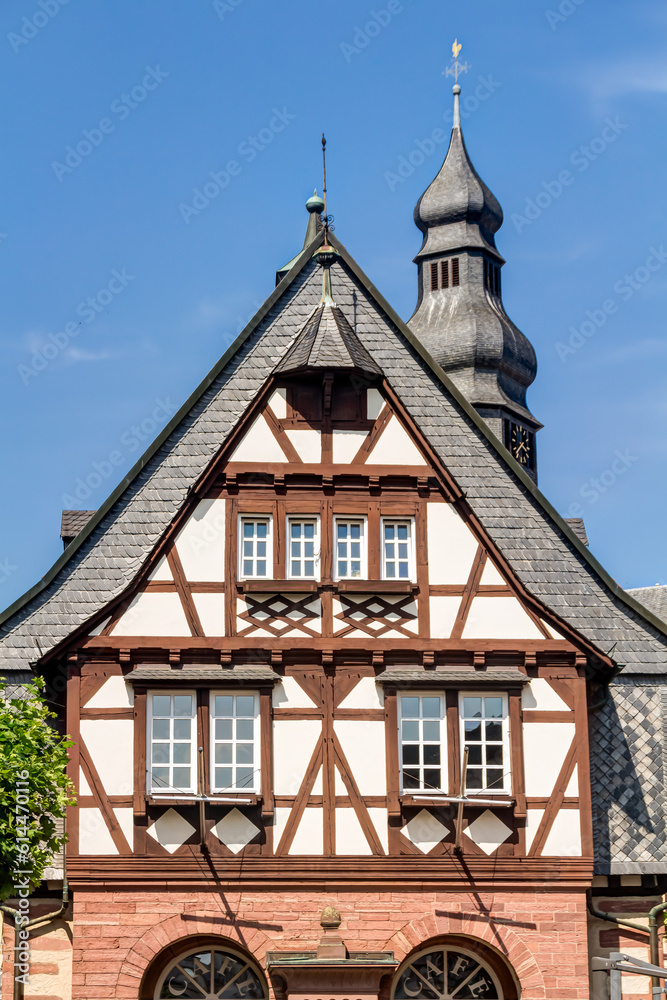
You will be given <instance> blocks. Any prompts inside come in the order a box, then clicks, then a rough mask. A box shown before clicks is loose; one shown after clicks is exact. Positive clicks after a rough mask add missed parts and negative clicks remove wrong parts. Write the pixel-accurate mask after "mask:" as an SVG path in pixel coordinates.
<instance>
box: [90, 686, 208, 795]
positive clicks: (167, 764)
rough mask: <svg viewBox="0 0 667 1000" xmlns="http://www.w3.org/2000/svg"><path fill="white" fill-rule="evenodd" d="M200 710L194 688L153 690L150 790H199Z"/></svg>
mask: <svg viewBox="0 0 667 1000" xmlns="http://www.w3.org/2000/svg"><path fill="white" fill-rule="evenodd" d="M196 711H197V697H196V695H195V693H194V691H152V692H151V693H150V694H149V695H148V717H147V723H148V725H147V736H148V747H147V756H148V764H147V768H146V770H147V774H148V780H147V785H148V791H149V792H151V791H152V792H161V793H169V792H174V793H177V792H194V791H196V785H197V778H196V770H195V763H196V762H195V757H196V754H195V737H196ZM110 752H111V753H113V748H112V749H111V751H110Z"/></svg>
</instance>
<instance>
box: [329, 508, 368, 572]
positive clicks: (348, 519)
mask: <svg viewBox="0 0 667 1000" xmlns="http://www.w3.org/2000/svg"><path fill="white" fill-rule="evenodd" d="M353 522H354V523H359V524H361V560H360V562H361V568H360V569H361V571H360V573H359V576H340V575H339V573H338V525H339V524H351V523H353ZM350 561H351V560H350V559H349V558H348V559H347V562H350ZM333 578H334V580H367V579H368V517H367V516H366V515H365V514H335V515H334V519H333Z"/></svg>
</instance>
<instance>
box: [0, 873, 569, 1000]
mask: <svg viewBox="0 0 667 1000" xmlns="http://www.w3.org/2000/svg"><path fill="white" fill-rule="evenodd" d="M329 904H333V905H334V906H336V907H338V909H339V910H340V912H341V915H342V919H343V922H342V925H341V928H340V930H341V934H342V936H343V939H344V940H345V942H346V944H347V945H348V947H349V948H350V949H352V950H360V951H361V950H366V949H369V950H387V951H394V953H395V955H396V958H397V959H398V960H399V961H401V960H402V959H403V958H404V957H405V955H406V954H407V953H408V952H410V951H411V950H413V949H415V948H417V947H420V946H422V945H423V943H424V942H425V941H427V940H428V939H429V938H431V937H434V936H435V935H438V934H446V933H457V934H460V933H463V934H468V935H471V936H474V937H477V938H480V939H482V940H484V941H486V942H487V943H488V944H489V945H491V946H492V947H495V948H496V949H498V950H500V951H502V952H503V953H504V954H505V955H506V957H507V959H508V961H509V962H510V963H511V965H512V966H513V968H514V970H515V972H516V974H517V975H518V977H519V980H520V982H521V987H522V1000H547V998H548V1000H588V997H589V985H588V958H587V930H586V903H585V897H584V895H583V893H547V892H534V893H506V892H504V893H498V894H497V895H496V896H495V897H494V895H493V894H490V893H481V894H477V895H475V896H473V895H470V894H466V893H458V894H454V893H447V892H443V893H421V894H416V893H392V892H384V893H373V892H365V893H353V892H350V893H346V892H340V893H332V892H322V893H319V892H312V893H281V894H271V893H268V892H266V893H261V892H247V893H238V892H237V893H230V894H228V895H227V896H226V897H225V898H223V897H221V896H220V895H218V894H216V893H187V892H183V893H162V892H155V893H148V892H137V893H122V892H114V893H77V897H76V901H75V904H74V942H73V943H74V952H73V978H72V981H73V986H72V998H73V1000H107V998H110V997H113V998H116V1000H123V998H127V1000H130V998H132V1000H136V998H137V997H138V990H139V984H140V981H141V977H142V976H143V974H144V971H145V970H146V968H147V966H148V965H149V963H150V961H151V960H152V959H153V958H154V956H156V955H157V954H158V953H159V952H160V951H161V949H162V948H164V947H165V946H166V945H170V944H173V943H174V942H175V941H178V940H179V939H182V938H184V937H187V936H189V935H195V934H221V935H225V936H227V937H228V938H230V939H231V940H233V941H235V942H237V943H238V944H240V945H242V946H244V947H245V948H247V949H248V951H249V952H250V953H251V954H252V955H253V956H254V957H255V959H256V960H257V961H258V962H259V963H260V965H262V964H263V960H264V955H265V952H266V951H267V950H295V949H314V948H315V947H316V945H317V943H318V941H319V938H320V935H321V927H320V924H319V918H320V913H321V911H322V909H323V908H324V907H325V906H326V905H329ZM229 912H231V913H232V914H234V917H233V918H230V916H229ZM488 912H490V913H492V914H493V918H491V920H489V918H488V916H487V913H488ZM494 918H495V919H494ZM10 996H11V993H3V1000H5V997H10ZM28 996H29V994H28ZM41 1000H44V996H43V995H42V998H41Z"/></svg>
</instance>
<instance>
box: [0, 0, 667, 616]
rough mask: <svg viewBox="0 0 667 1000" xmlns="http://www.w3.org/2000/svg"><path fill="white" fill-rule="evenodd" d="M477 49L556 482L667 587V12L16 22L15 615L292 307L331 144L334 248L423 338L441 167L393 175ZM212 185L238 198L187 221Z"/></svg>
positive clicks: (469, 119)
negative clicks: (297, 267) (118, 488)
mask: <svg viewBox="0 0 667 1000" xmlns="http://www.w3.org/2000/svg"><path fill="white" fill-rule="evenodd" d="M455 36H457V37H458V38H459V40H460V41H461V42H463V45H464V49H463V52H462V56H461V58H462V59H467V60H468V62H469V63H470V64H471V69H470V72H469V73H468V75H467V77H465V78H464V79H463V80H462V84H463V87H464V91H463V98H464V109H467V110H466V118H465V121H464V133H465V136H466V141H467V145H468V149H469V151H470V153H471V156H472V158H473V161H474V163H475V165H476V167H477V169H478V171H479V173H480V174H481V176H482V177H483V178H484V180H485V181H486V183H487V184H488V185H489V186H490V187H491V189H492V190H493V191H494V193H495V194H496V196H497V197H498V198H499V200H500V202H501V204H502V205H503V208H504V211H505V224H504V226H503V228H502V230H501V231H500V233H499V236H498V246H499V249H500V251H501V253H502V254H503V255H504V257H505V258H506V260H507V266H506V267H505V269H504V272H503V277H504V298H505V304H506V308H507V310H508V312H509V315H510V316H511V317H512V318H513V319H514V321H515V322H516V323H517V324H518V325H519V326H520V327H521V329H522V330H523V331H524V332H525V333H526V334H527V336H528V337H529V338H530V339H531V340H532V342H533V344H534V345H535V348H536V351H537V355H538V359H539V365H540V368H539V372H538V376H537V380H536V382H535V384H534V386H533V387H532V389H531V391H530V397H529V398H530V404H531V408H532V410H533V412H534V413H535V414H536V415H537V416H538V417H539V418H540V419H541V420H542V421H543V423H544V424H545V427H544V430H543V431H541V432H540V435H539V466H540V486H541V488H542V489H543V491H544V492H545V493H546V495H547V497H548V498H549V499H550V500H551V501H552V503H553V504H554V505H555V506H556V507H557V509H558V510H560V511H561V512H562V513H563V514H565V515H566V516H567V515H572V516H583V517H584V518H585V520H586V524H587V527H588V533H589V536H590V540H591V548H592V551H593V552H594V553H595V555H596V556H597V557H598V558H599V559H601V561H602V562H603V563H604V564H605V565H606V567H607V568H608V569H609V571H610V572H611V573H612V574H613V576H614V577H615V578H616V579H617V580H618V582H619V583H620V584H621V585H623V586H626V587H632V586H642V585H651V584H654V583H657V582H662V583H667V558H666V556H667V553H666V542H665V531H664V526H663V525H664V513H663V511H664V506H663V493H664V490H665V486H666V485H667V484H666V475H665V460H666V457H667V433H666V431H665V426H666V419H665V418H666V417H667V392H666V391H665V388H666V387H665V381H666V375H667V337H666V336H665V322H666V320H665V314H666V312H667V308H666V307H667V255H666V254H665V251H667V226H666V217H667V206H666V204H665V200H666V192H667V187H666V185H665V180H664V177H665V166H664V164H665V155H666V153H667V130H666V129H665V127H664V122H665V114H666V112H667V69H665V58H664V54H665V45H666V42H667V7H666V6H665V4H664V2H663V0H634V2H633V3H632V4H629V3H627V0H604V2H602V0H583V2H582V0H578V2H577V0H544V2H542V0H511V2H504V3H497V2H493V0H467V2H466V3H465V4H462V3H460V2H454V0H390V2H388V0H377V2H376V3H371V2H369V3H365V2H360V0H354V2H352V0H336V2H335V3H334V2H333V0H287V2H286V3H283V4H276V3H271V2H269V0H215V2H214V0H187V2H186V0H141V2H138V0H113V2H109V0H107V2H104V0H85V2H84V0H68V2H67V3H64V2H63V0H5V2H4V3H3V5H2V10H1V12H0V84H1V86H2V92H3V93H4V94H5V97H6V99H5V101H4V102H3V105H4V106H3V110H2V135H3V155H2V161H1V167H0V171H1V189H0V190H1V191H2V197H1V200H0V281H1V284H2V287H1V290H0V294H1V296H2V311H1V314H0V315H1V317H2V318H1V322H0V359H1V364H0V380H1V383H0V401H1V403H0V405H1V407H2V431H3V432H2V441H3V473H4V475H3V485H4V488H3V490H2V492H1V494H0V505H1V510H0V605H2V606H5V605H8V604H9V603H10V602H11V601H12V600H14V599H15V598H16V597H17V596H19V595H20V594H21V593H22V592H23V591H24V590H26V589H27V588H28V587H29V586H31V585H32V584H33V583H35V582H36V581H37V579H38V578H39V577H40V576H41V575H42V574H43V573H44V572H45V571H46V570H47V568H48V567H49V565H50V564H51V563H52V562H53V560H54V559H55V558H56V557H57V556H58V554H59V552H60V551H61V543H60V540H59V537H58V536H59V521H60V510H61V508H62V507H63V506H70V505H72V506H78V507H82V508H88V507H90V508H95V507H97V506H99V505H100V504H101V503H102V501H103V500H104V498H105V496H106V495H107V494H108V493H109V492H111V490H112V489H113V487H114V486H115V485H116V483H117V482H118V481H119V480H120V479H122V477H123V476H124V475H125V473H126V472H127V471H128V470H129V468H131V466H132V465H133V464H134V462H135V461H136V459H137V458H138V456H139V455H140V453H141V452H142V451H143V450H144V448H145V447H146V446H147V444H148V443H149V441H150V439H151V438H152V437H153V436H154V434H155V433H156V432H157V431H158V430H159V429H160V427H162V426H163V424H164V423H165V422H166V420H167V419H168V417H169V416H170V415H171V413H173V412H174V411H175V409H177V408H178V406H180V404H181V403H182V402H183V401H184V400H185V398H186V397H187V396H188V395H189V393H190V392H191V391H192V390H193V388H194V387H195V386H196V384H197V383H198V382H199V380H200V379H201V378H202V377H203V375H204V374H205V373H206V372H207V371H208V369H209V368H210V367H211V366H212V365H213V364H214V363H215V361H216V360H217V359H218V357H219V356H220V355H221V354H222V353H223V351H224V350H225V348H226V347H227V346H228V345H229V343H230V342H231V340H232V339H233V337H234V336H235V335H236V334H237V333H238V332H239V330H240V329H241V328H242V327H243V326H244V325H245V323H246V321H247V320H248V319H249V318H250V316H251V315H252V314H253V313H254V312H255V310H256V309H257V307H258V306H259V305H260V303H261V302H262V301H263V300H264V299H265V298H266V296H267V295H268V294H269V293H270V292H271V290H272V287H273V281H274V273H275V270H276V268H277V267H279V266H281V265H282V264H283V263H284V262H285V261H286V260H288V259H290V258H291V257H292V256H293V255H294V254H295V253H296V251H297V250H298V249H299V248H300V246H301V242H302V240H303V235H304V231H305V225H306V221H307V217H306V213H305V210H304V207H303V205H304V202H305V200H306V198H307V197H308V196H309V194H310V193H311V192H312V190H313V187H314V186H315V185H316V184H317V185H319V181H320V169H321V167H320V146H319V140H320V133H321V132H322V130H323V129H324V130H325V131H326V133H327V138H328V142H329V170H330V174H329V181H330V183H329V189H330V209H331V211H332V212H333V213H334V215H335V217H336V223H335V224H336V234H337V235H338V236H339V238H340V239H341V240H342V241H343V242H344V243H345V244H346V245H347V247H348V249H349V250H350V251H351V253H352V254H353V255H354V256H355V258H356V259H357V260H358V262H359V263H360V265H361V266H362V267H363V268H364V270H365V271H366V272H367V274H368V275H369V276H370V278H371V279H372V280H373V281H374V282H375V284H376V285H377V286H378V288H379V289H380V291H381V292H383V294H384V295H385V296H386V297H387V298H388V299H389V300H390V301H391V303H392V304H393V305H394V307H395V308H396V309H397V311H398V312H399V313H400V314H401V315H402V316H403V317H404V318H406V319H407V318H409V316H410V314H411V313H412V311H413V308H414V304H415V299H416V268H415V266H414V264H413V263H412V258H413V256H414V254H415V253H416V252H417V250H418V248H419V245H420V236H419V233H418V231H417V230H416V228H415V226H414V223H413V221H412V211H413V207H414V204H415V202H416V200H417V198H418V197H419V195H420V194H421V192H422V191H423V190H424V189H425V187H426V186H427V185H428V184H429V182H430V181H431V179H432V177H433V176H434V175H435V173H436V172H437V170H438V168H439V166H440V162H441V158H442V155H444V151H445V150H444V147H441V146H438V147H437V149H436V151H435V152H434V153H433V154H431V155H427V156H426V157H425V158H424V162H423V163H422V164H421V165H419V166H418V167H416V168H415V169H414V170H413V172H412V173H411V174H410V175H409V176H407V177H405V178H401V180H400V181H397V180H396V176H395V175H396V172H397V168H398V166H399V165H400V164H401V162H403V161H402V159H401V158H405V159H408V158H409V156H410V154H411V153H412V152H413V151H414V150H415V149H417V148H418V147H419V144H420V143H421V144H422V148H424V147H423V144H424V142H425V141H426V140H427V139H428V137H429V136H430V134H431V133H432V131H433V129H435V128H438V127H440V126H441V125H442V123H443V115H446V114H447V113H449V112H450V111H451V80H448V79H447V78H445V77H444V76H443V75H442V74H443V70H444V68H445V66H446V65H447V64H448V63H449V61H450V58H451V56H450V51H451V42H452V40H453V38H454V37H455ZM478 88H480V89H478ZM476 92H477V93H478V94H480V95H483V98H482V99H481V100H478V99H476V98H475V97H474V94H475V93H476ZM466 98H467V99H468V103H467V104H466V103H465V99H466ZM81 143H83V145H81V146H79V144H81ZM77 146H79V152H78V153H77V151H76V149H77ZM68 147H71V150H70V151H69V153H68ZM425 148H426V149H427V150H428V148H429V147H428V145H427V146H426V147H425ZM81 154H83V155H81ZM413 160H419V157H413ZM230 163H231V164H232V166H231V168H230ZM211 172H213V173H217V174H218V176H219V177H220V179H221V182H222V183H224V184H225V185H226V186H225V187H224V190H222V191H221V193H220V194H219V195H218V196H217V197H216V198H215V199H213V200H211V201H210V203H209V204H207V205H203V203H202V201H199V202H196V203H195V204H196V205H199V206H200V207H199V208H198V210H197V214H195V213H193V212H189V211H187V210H185V209H184V208H183V206H184V205H193V198H194V194H193V191H194V189H195V188H200V189H201V188H202V187H203V185H205V184H206V183H207V182H209V181H210V176H209V175H210V173H211ZM220 172H222V173H220ZM403 172H404V173H408V171H406V170H404V171H403ZM563 172H566V173H563ZM559 177H560V179H559ZM209 190H210V189H209ZM663 241H664V245H663ZM647 261H648V265H647ZM86 481H88V482H89V483H92V484H94V488H92V489H90V487H85V485H84V486H83V491H82V485H83V484H85V482H86ZM87 488H88V489H90V493H89V494H86V493H85V489H87ZM77 490H78V493H79V496H78V497H77ZM72 499H74V500H75V501H76V502H75V503H72Z"/></svg>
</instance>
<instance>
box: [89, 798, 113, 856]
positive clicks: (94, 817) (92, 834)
mask: <svg viewBox="0 0 667 1000" xmlns="http://www.w3.org/2000/svg"><path fill="white" fill-rule="evenodd" d="M79 854H118V850H117V848H116V845H115V844H114V842H113V839H112V837H111V834H110V833H109V830H108V828H107V825H106V823H105V822H104V817H103V816H102V811H101V809H88V808H85V809H79Z"/></svg>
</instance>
